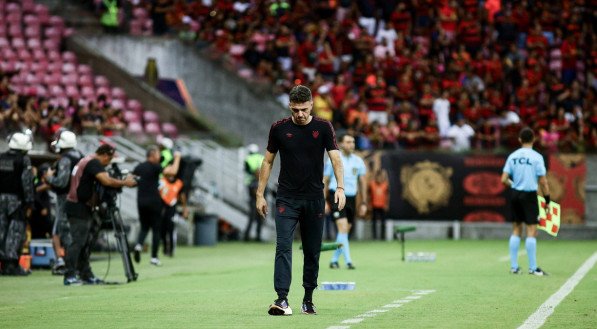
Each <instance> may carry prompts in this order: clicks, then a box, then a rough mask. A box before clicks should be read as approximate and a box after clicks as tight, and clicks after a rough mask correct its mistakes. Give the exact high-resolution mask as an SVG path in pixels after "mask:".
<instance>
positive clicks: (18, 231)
mask: <svg viewBox="0 0 597 329" xmlns="http://www.w3.org/2000/svg"><path fill="white" fill-rule="evenodd" d="M20 208H22V206H21V202H20V200H18V199H17V198H16V197H15V196H13V195H10V196H9V195H7V194H2V195H0V262H13V263H14V264H17V263H18V261H19V257H20V256H21V252H22V250H23V243H25V240H26V238H27V236H26V232H25V231H26V227H27V223H26V222H25V214H24V211H23V210H22V209H20Z"/></svg>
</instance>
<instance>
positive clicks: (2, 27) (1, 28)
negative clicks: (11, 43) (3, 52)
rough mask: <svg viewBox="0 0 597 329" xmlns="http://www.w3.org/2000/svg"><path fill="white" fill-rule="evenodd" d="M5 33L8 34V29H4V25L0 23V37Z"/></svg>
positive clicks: (4, 35)
mask: <svg viewBox="0 0 597 329" xmlns="http://www.w3.org/2000/svg"><path fill="white" fill-rule="evenodd" d="M1 16H2V15H0V19H1V18H2V17H1ZM6 34H8V30H7V29H6V25H4V24H0V37H1V38H4V37H6Z"/></svg>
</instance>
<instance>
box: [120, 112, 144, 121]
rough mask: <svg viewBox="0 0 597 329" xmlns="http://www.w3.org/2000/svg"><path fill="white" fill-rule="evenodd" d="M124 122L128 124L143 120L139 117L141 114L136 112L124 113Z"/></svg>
mask: <svg viewBox="0 0 597 329" xmlns="http://www.w3.org/2000/svg"><path fill="white" fill-rule="evenodd" d="M123 115H124V120H125V121H126V122H129V123H131V122H141V118H140V117H139V113H137V112H135V111H124V113H123Z"/></svg>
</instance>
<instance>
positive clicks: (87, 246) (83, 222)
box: [64, 215, 101, 279]
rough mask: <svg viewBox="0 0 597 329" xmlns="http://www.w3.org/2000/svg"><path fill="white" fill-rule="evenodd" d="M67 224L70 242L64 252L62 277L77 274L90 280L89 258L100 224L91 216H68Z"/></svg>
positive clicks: (91, 273) (91, 275) (91, 274)
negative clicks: (64, 269)
mask: <svg viewBox="0 0 597 329" xmlns="http://www.w3.org/2000/svg"><path fill="white" fill-rule="evenodd" d="M68 223H69V224H70V228H71V238H72V242H71V244H70V245H68V246H67V250H66V257H65V261H66V273H65V274H64V277H65V278H68V277H72V276H75V275H76V274H77V272H78V273H79V276H80V277H81V278H83V279H86V278H91V277H93V272H92V271H91V266H90V265H89V256H90V255H91V249H92V247H93V245H94V244H95V241H96V240H97V237H98V234H99V231H100V226H101V225H100V222H99V220H97V219H95V218H94V217H93V216H92V215H90V216H81V217H79V216H71V215H68Z"/></svg>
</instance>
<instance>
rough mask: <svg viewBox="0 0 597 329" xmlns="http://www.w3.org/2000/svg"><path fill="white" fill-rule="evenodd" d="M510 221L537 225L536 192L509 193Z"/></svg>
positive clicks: (537, 205) (537, 207) (515, 191)
mask: <svg viewBox="0 0 597 329" xmlns="http://www.w3.org/2000/svg"><path fill="white" fill-rule="evenodd" d="M510 203H511V210H512V214H511V220H512V222H515V223H523V222H524V223H526V224H527V225H533V224H538V223H539V202H537V191H530V192H527V191H518V190H512V191H511V198H510Z"/></svg>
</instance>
